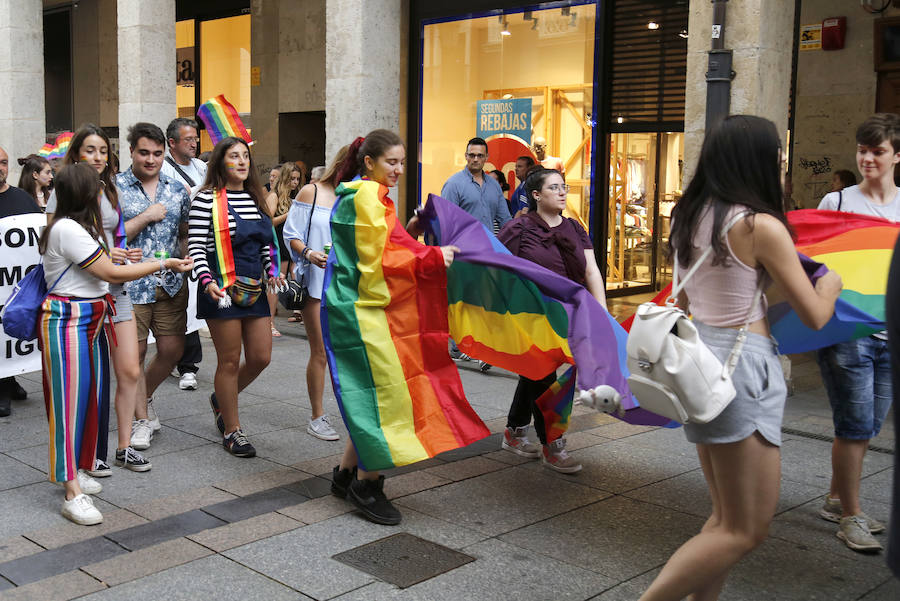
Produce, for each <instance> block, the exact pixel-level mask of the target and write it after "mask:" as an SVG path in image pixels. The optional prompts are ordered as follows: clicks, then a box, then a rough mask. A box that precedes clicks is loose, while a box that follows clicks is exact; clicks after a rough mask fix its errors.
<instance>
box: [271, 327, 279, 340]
mask: <svg viewBox="0 0 900 601" xmlns="http://www.w3.org/2000/svg"><path fill="white" fill-rule="evenodd" d="M272 337H273V338H280V337H281V332H279V331H278V330H276V329H275V326H272Z"/></svg>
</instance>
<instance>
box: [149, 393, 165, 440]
mask: <svg viewBox="0 0 900 601" xmlns="http://www.w3.org/2000/svg"><path fill="white" fill-rule="evenodd" d="M147 419H148V420H150V427H151V428H153V431H154V432H157V431H159V429H160V428H162V425H161V424H160V423H159V416H158V415H157V414H156V409H154V408H153V397H150V398H149V399H147Z"/></svg>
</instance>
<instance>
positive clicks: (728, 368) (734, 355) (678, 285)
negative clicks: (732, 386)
mask: <svg viewBox="0 0 900 601" xmlns="http://www.w3.org/2000/svg"><path fill="white" fill-rule="evenodd" d="M746 215H747V212H746V211H743V212H741V213H738V214H737V215H735V216H734V217H732V218H731V219H730V220H729V221H728V223H726V224H725V227H723V228H722V234H721V237H722V238H725V236H727V235H728V232H730V231H731V228H733V227H734V226H735V224H736V223H737V222H738V221H740V220H741V219H743V218H744V217H745V216H746ZM711 252H712V245H710V246H708V247H707V248H706V250H704V251H703V253H702V254H701V255H700V258H699V259H698V260H697V261H696V262H695V263H694V264H693V265H692V266H691V268H690V269H689V270H688V272H687V274H686V275H685V276H684V279H683V280H681V281H680V282H679V281H678V253H675V257H674V259H675V264H674V267H673V269H672V293H671V294H670V295H669V298H668V299H666V303H667V304H668V303H669V301H671V300H672V299H675V298H677V297H678V294H679V293H680V292H681V291H682V289H684V284H685V282H687V281H688V280H689V279H690V278H691V276H693V275H694V273H696V272H697V269H698V268H699V267H700V265H701V264H702V263H703V261H705V260H706V257H708V256H709V254H710V253H711ZM762 293H763V280H762V278H760V280H759V282H758V284H757V286H756V292H755V293H754V294H753V300H752V301H751V302H750V310H749V311H747V320H746V321H745V322H744V325H743V326H741V329H740V330H738V335H737V338H736V339H735V341H734V346H733V347H732V348H731V352H730V353H729V354H728V359H726V360H725V363H724V365H723V366H722V371H723V374H722V375H723V376H728V377H729V378H730V377H731V374H732V373H734V370H735V368H736V367H737V362H738V359H740V358H741V352H742V351H743V349H744V342H746V340H747V328H748V327H750V319H751V317H752V316H753V312H754V311H755V310H756V306H757V305H758V304H759V302H760V300H761V299H762Z"/></svg>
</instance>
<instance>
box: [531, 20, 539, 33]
mask: <svg viewBox="0 0 900 601" xmlns="http://www.w3.org/2000/svg"><path fill="white" fill-rule="evenodd" d="M537 21H538V20H537V17H535V18H533V19H532V20H531V31H535V30H537Z"/></svg>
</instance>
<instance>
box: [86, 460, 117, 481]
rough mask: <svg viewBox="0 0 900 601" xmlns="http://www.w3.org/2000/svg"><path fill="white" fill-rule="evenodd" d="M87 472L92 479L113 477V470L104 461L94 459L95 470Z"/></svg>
mask: <svg viewBox="0 0 900 601" xmlns="http://www.w3.org/2000/svg"><path fill="white" fill-rule="evenodd" d="M86 471H87V473H88V476H90V477H91V478H108V477H109V476H112V468H111V467H109V464H108V463H106V462H105V461H103V460H102V459H94V469H92V470H86Z"/></svg>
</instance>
